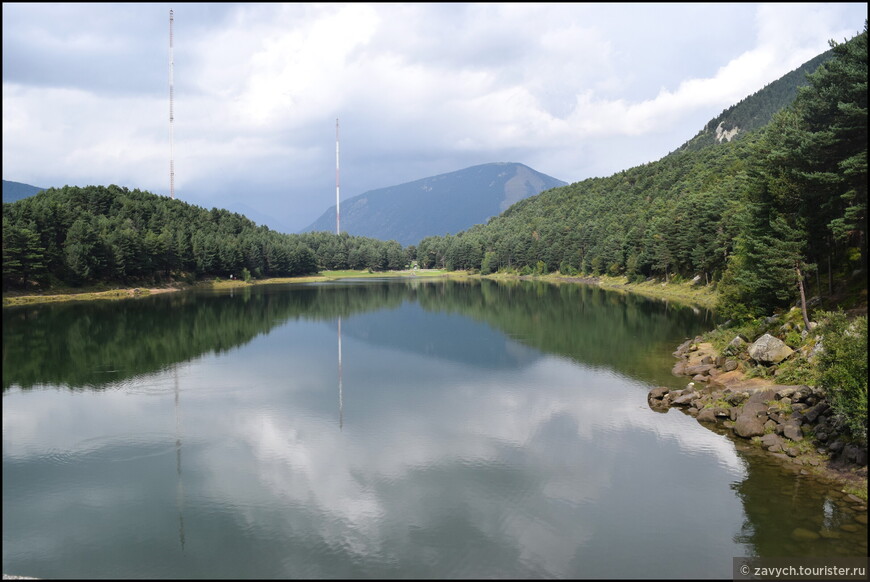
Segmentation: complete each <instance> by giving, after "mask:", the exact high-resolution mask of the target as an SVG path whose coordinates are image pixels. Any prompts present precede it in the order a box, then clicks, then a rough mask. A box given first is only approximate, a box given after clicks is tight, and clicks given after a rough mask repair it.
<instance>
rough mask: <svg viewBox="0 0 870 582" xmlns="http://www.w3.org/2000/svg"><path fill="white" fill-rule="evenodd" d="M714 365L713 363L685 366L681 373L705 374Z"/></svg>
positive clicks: (687, 374) (691, 374)
mask: <svg viewBox="0 0 870 582" xmlns="http://www.w3.org/2000/svg"><path fill="white" fill-rule="evenodd" d="M714 367H715V366H714V365H713V364H696V365H694V366H686V368H685V370H684V371H683V374H684V375H686V376H695V375H697V374H706V373H707V372H709V371H710V370H712V369H713V368H714Z"/></svg>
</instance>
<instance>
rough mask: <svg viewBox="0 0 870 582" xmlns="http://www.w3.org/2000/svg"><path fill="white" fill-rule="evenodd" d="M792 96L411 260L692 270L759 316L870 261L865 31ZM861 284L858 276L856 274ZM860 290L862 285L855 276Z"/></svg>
mask: <svg viewBox="0 0 870 582" xmlns="http://www.w3.org/2000/svg"><path fill="white" fill-rule="evenodd" d="M832 53H833V55H832V58H831V59H830V60H828V61H826V62H825V64H823V65H822V66H820V67H819V69H818V70H817V71H816V72H814V73H813V74H811V75H810V76H809V77H808V80H809V84H808V85H807V86H806V87H804V88H802V89H801V90H800V91H799V95H798V97H797V99H796V100H795V102H794V103H793V104H792V106H790V107H788V108H786V109H784V110H782V111H781V112H779V113H777V114H776V115H775V116H774V117H773V120H772V121H771V122H770V123H769V124H768V125H766V126H764V127H763V128H761V129H759V130H757V131H755V132H750V133H748V134H746V135H745V136H744V137H743V138H742V139H740V140H734V141H731V142H728V141H726V142H723V143H720V144H715V145H710V146H707V147H704V148H702V149H699V150H697V151H691V150H689V149H687V150H686V151H682V152H677V153H673V154H671V155H669V156H666V157H665V158H663V159H661V160H660V161H658V162H654V163H650V164H646V165H643V166H639V167H636V168H632V169H629V170H626V171H623V172H619V173H618V174H615V175H613V176H610V177H607V178H593V179H589V180H585V181H582V182H578V183H575V184H571V185H570V186H566V187H563V188H557V189H554V190H550V191H548V192H544V193H542V194H540V195H538V196H535V197H532V198H528V199H526V200H523V201H521V202H519V203H517V204H515V205H514V206H512V207H511V208H509V209H508V210H507V211H506V212H504V213H503V214H502V215H501V216H498V217H496V218H494V219H492V220H491V221H490V222H489V223H488V224H486V225H478V226H476V227H473V228H471V229H469V230H467V231H464V232H461V233H459V234H458V235H456V236H445V237H429V238H426V239H424V240H422V241H421V242H420V244H419V245H418V248H417V256H418V259H419V261H420V263H421V265H422V266H426V267H435V266H438V267H446V268H449V269H480V272H481V273H483V274H486V273H492V272H494V271H497V270H514V271H517V272H519V273H525V274H532V273H540V274H543V273H545V272H551V271H556V270H558V271H560V272H562V273H565V274H577V273H582V274H586V275H595V274H602V273H607V274H611V275H625V276H628V277H629V278H630V279H632V280H637V279H641V280H642V279H646V278H649V277H659V278H663V279H670V278H672V277H674V276H680V277H685V278H693V277H695V276H698V277H700V279H701V280H702V281H704V282H716V283H719V284H721V286H720V291H721V292H722V296H723V298H724V301H723V305H722V307H723V309H724V310H725V311H726V312H730V313H734V314H745V315H749V314H755V315H760V314H763V313H769V312H770V311H771V310H773V309H775V308H777V307H781V306H784V305H787V304H789V303H790V302H793V301H794V300H795V299H796V298H797V297H798V293H799V290H800V287H799V283H800V284H803V285H804V286H805V288H807V287H810V286H811V287H812V288H813V289H814V290H815V291H817V292H818V293H819V294H822V293H824V292H825V291H827V292H830V291H832V290H833V289H832V288H833V286H834V282H835V281H841V282H842V281H844V280H846V279H848V278H849V277H850V276H852V274H853V272H855V271H856V270H859V271H863V272H864V273H866V266H867V237H866V231H867V214H866V208H867V30H866V24H865V29H864V32H863V33H862V34H861V35H859V36H857V37H855V38H854V39H852V40H850V41H849V42H846V43H842V44H837V43H833V42H832ZM865 286H866V283H865ZM865 288H866V287H865Z"/></svg>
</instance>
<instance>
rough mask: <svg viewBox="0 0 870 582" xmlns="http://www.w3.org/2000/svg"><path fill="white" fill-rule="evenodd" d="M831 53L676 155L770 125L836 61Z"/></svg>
mask: <svg viewBox="0 0 870 582" xmlns="http://www.w3.org/2000/svg"><path fill="white" fill-rule="evenodd" d="M833 54H834V53H833V51H832V50H828V51H825V52H823V53H822V54H820V55H818V56H816V57H814V58H813V59H811V60H809V61H807V62H806V63H804V64H803V65H801V66H800V67H798V68H797V69H795V70H793V71H791V72H790V73H786V74H785V75H783V76H782V77H780V78H779V79H777V80H776V81H773V82H771V83H768V84H767V85H765V86H764V87H763V88H762V89H760V90H758V91H756V92H755V93H753V94H752V95H749V96H748V97H746V98H744V99H742V100H741V101H740V102H739V103H737V104H735V105H732V106H731V107H729V108H728V109H726V110H725V111H723V112H722V113H720V114H719V116H718V117H715V118H713V119H711V120H710V121H708V122H707V124H706V125H705V126H704V128H703V129H702V130H701V131H699V132H698V133H697V135H695V137H693V138H692V139H690V140H689V141H687V142H686V143H684V144H683V145H682V146H680V147H679V148H677V150H676V151H674V152H672V153H678V152H685V151H697V150H699V149H701V148H704V147H707V146H710V145H714V144H717V143H722V142H723V141H731V140H732V139H734V138H736V137H738V136H742V135H745V134H746V133H747V132H750V131H753V130H755V129H758V128H760V127H762V126H764V125H766V124H767V123H768V122H769V121H770V120H771V119H772V118H773V114H774V113H776V112H777V111H779V110H781V109H784V108H786V107H788V106H789V105H791V104H792V102H793V101H794V100H795V98H796V97H797V94H798V91H799V90H800V88H801V87H803V86H805V85H807V84H808V83H809V81H807V75H808V74H810V73H812V72H813V71H815V70H816V69H818V68H819V65H821V64H822V63H824V62H827V61H829V60H830V59H831V58H832V57H833Z"/></svg>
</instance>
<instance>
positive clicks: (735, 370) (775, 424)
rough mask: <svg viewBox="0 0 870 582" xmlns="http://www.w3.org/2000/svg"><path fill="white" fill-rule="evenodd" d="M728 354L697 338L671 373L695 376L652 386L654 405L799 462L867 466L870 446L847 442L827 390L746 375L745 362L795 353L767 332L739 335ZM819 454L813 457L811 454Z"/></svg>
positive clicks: (679, 354)
mask: <svg viewBox="0 0 870 582" xmlns="http://www.w3.org/2000/svg"><path fill="white" fill-rule="evenodd" d="M732 344H733V345H731V346H729V349H726V350H725V353H728V354H738V353H739V354H742V358H741V357H738V356H723V355H720V354H719V353H717V352H716V350H715V349H714V348H713V346H712V344H709V343H703V342H702V341H701V338H695V339H694V340H689V341H687V342H685V343H683V344H682V345H681V346H680V347H679V348H677V350H676V351H675V352H674V355H675V356H677V357H678V358H679V361H678V362H677V363H676V365H675V366H674V368H673V373H674V374H676V375H683V376H689V377H691V379H692V381H691V382H690V383H689V385H688V386H686V387H685V388H683V389H677V390H672V389H669V388H666V387H657V388H653V389H652V390H650V392H649V395H648V401H649V405H650V407H651V408H652V409H653V410H658V411H665V410H668V409H670V408H672V407H678V408H681V409H683V410H684V411H685V412H686V413H687V414H690V415H692V416H694V417H696V418H697V419H698V421H699V422H704V423H710V424H715V425H719V426H722V427H724V428H727V429H730V430H731V431H732V432H733V433H734V434H735V435H737V436H739V437H742V438H746V439H753V438H756V437H757V438H758V439H759V441H760V444H761V446H763V447H764V448H765V449H767V450H768V451H770V452H771V453H772V454H774V455H776V456H779V457H781V458H783V459H787V460H789V461H791V462H793V463H797V464H810V465H818V464H820V463H821V462H822V460H824V459H825V458H828V459H830V460H833V461H836V462H840V463H842V464H846V465H853V466H854V465H857V466H859V467H866V466H867V447H866V446H864V447H860V446H858V445H856V444H854V443H852V442H851V441H850V439H849V438H848V432H847V430H846V427H845V424H843V423H842V422H841V420H840V419H839V418H838V417H837V415H835V414H834V412H833V410H832V409H831V406H830V403H829V402H828V400H827V397H826V394H825V392H824V391H823V390H820V389H818V388H815V387H811V386H805V385H779V384H775V383H774V382H773V381H771V380H768V379H764V378H747V377H746V373H745V369H746V366H747V360H748V359H749V358H751V359H752V360H754V361H755V362H758V363H763V364H765V365H771V364H776V363H779V362H781V361H783V360H784V359H786V358H788V357H789V356H790V355H791V353H792V350H791V348H789V347H788V346H786V345H785V344H784V343H783V342H782V341H780V340H778V339H777V338H775V337H773V336H770V335H767V334H765V335H764V336H762V337H761V338H759V339H758V340H756V341H755V342H753V343H752V344H751V345H749V344H747V342H745V340H743V339H742V338H739V337H737V338H735V339H734V341H732ZM809 453H814V454H809Z"/></svg>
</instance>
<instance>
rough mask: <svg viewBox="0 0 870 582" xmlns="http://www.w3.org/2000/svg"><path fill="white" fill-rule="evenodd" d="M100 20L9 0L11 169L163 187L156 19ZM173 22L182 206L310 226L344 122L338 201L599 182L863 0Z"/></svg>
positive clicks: (315, 12)
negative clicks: (185, 202) (487, 183)
mask: <svg viewBox="0 0 870 582" xmlns="http://www.w3.org/2000/svg"><path fill="white" fill-rule="evenodd" d="M92 12H93V10H92V9H91V8H90V7H89V5H86V4H69V5H63V10H61V11H60V15H61V17H60V19H59V20H58V19H56V18H55V17H54V16H53V14H54V13H53V12H52V11H46V10H43V9H40V8H39V7H38V6H37V5H33V6H31V5H24V4H21V5H8V4H4V7H3V14H4V19H3V27H4V34H3V37H4V41H3V49H4V50H3V63H4V67H3V71H4V72H3V75H4V76H3V122H4V128H3V157H4V178H5V179H9V180H16V181H24V182H28V183H32V184H36V185H40V186H52V185H62V184H64V183H95V184H105V183H110V182H125V184H123V185H128V186H130V187H140V188H146V189H153V190H156V191H164V192H165V191H166V190H167V189H168V188H167V186H166V185H165V183H166V182H168V179H167V177H166V176H165V174H166V173H167V170H166V169H167V167H168V156H169V147H168V146H169V144H168V134H169V131H168V124H167V121H168V115H167V113H168V87H167V85H166V81H168V58H167V57H168V54H167V53H168V47H167V42H166V41H167V38H168V30H167V28H166V27H167V24H168V20H167V17H168V14H167V13H166V12H163V11H159V12H158V11H157V10H156V8H155V7H154V6H153V5H123V4H121V5H106V6H105V7H101V9H100V11H99V16H98V17H96V18H93V19H91V18H88V15H90V14H91V13H92ZM175 14H176V17H175V26H174V30H175V39H174V40H175V43H174V44H175V71H174V72H175V96H176V100H175V112H176V115H175V156H176V158H177V163H176V165H177V172H176V183H177V184H178V185H179V187H180V188H179V190H180V191H181V192H179V193H180V197H182V198H184V197H185V196H194V195H195V196H196V197H199V198H201V199H208V198H209V197H213V198H215V199H220V197H221V196H224V195H225V194H226V192H225V191H224V190H225V189H224V190H222V189H221V188H220V187H219V185H218V184H217V183H216V181H215V180H214V176H221V180H220V182H221V183H233V184H237V185H238V184H245V183H249V184H253V185H255V187H254V186H252V188H251V192H250V193H249V201H250V203H251V204H252V205H254V206H257V207H259V209H260V210H262V211H263V212H265V213H267V214H272V215H280V214H288V213H292V214H293V215H294V217H295V218H294V219H295V220H296V221H298V222H297V224H295V225H294V226H295V227H296V228H302V227H304V226H306V225H307V224H308V223H310V222H311V221H313V220H314V218H316V217H317V216H318V215H319V214H320V213H321V212H323V211H324V210H326V208H327V207H328V206H329V205H330V202H329V200H330V197H329V196H326V195H325V194H324V196H323V200H322V201H320V202H317V200H320V198H318V196H314V195H313V194H314V193H318V192H321V191H323V192H324V193H326V192H327V190H329V189H330V188H329V183H330V182H331V178H330V175H331V173H332V169H333V168H334V147H333V135H334V133H333V132H334V129H333V128H334V121H335V118H337V117H338V118H341V119H342V128H343V131H342V141H343V147H342V156H343V159H342V171H343V177H346V180H345V179H343V182H346V184H347V186H346V187H345V188H343V189H342V193H343V195H344V197H350V196H354V195H356V194H360V193H362V192H363V191H364V190H366V189H371V188H378V187H384V186H389V185H393V184H398V183H401V182H404V181H409V180H413V179H418V178H422V177H425V176H427V175H434V174H437V173H442V172H448V171H452V170H458V169H461V168H462V167H466V166H469V165H473V164H476V163H484V162H492V161H519V162H523V163H526V164H529V165H531V166H532V167H534V168H535V169H537V170H540V171H543V172H545V173H548V174H551V175H553V176H554V177H556V178H560V179H563V180H567V181H576V180H580V179H583V178H585V177H588V176H593V175H607V174H609V173H612V172H615V171H618V170H621V169H625V168H628V167H631V166H633V165H637V164H638V163H644V162H649V161H653V160H655V159H658V158H660V157H661V156H663V155H665V154H666V153H667V152H668V151H671V150H672V149H674V148H676V147H678V146H679V145H680V144H681V143H682V142H683V141H685V140H687V139H689V138H691V137H692V136H693V135H694V134H695V133H696V132H697V131H698V130H699V129H700V128H701V126H702V125H703V124H704V123H705V122H706V121H708V120H709V119H711V118H712V117H715V116H716V115H718V114H719V113H720V112H721V111H722V110H723V109H725V108H727V107H729V106H730V105H733V104H734V103H736V102H737V101H739V100H741V99H743V98H744V97H746V96H748V95H749V94H751V93H753V92H755V91H757V90H759V89H761V88H762V87H763V86H764V85H765V84H767V83H769V82H771V81H773V80H775V79H776V78H778V77H780V76H782V75H783V74H785V73H787V72H789V71H791V70H793V69H794V68H796V67H797V66H799V65H800V64H802V63H803V62H805V61H807V60H809V59H810V58H812V57H814V56H815V55H817V54H819V53H820V52H822V51H824V50H825V49H826V48H827V41H828V40H829V39H831V38H834V39H839V40H842V39H844V38H848V37H851V36H853V35H854V34H856V33H857V32H858V31H859V30H860V29H861V27H862V25H863V19H864V18H866V6H865V5H860V4H838V3H817V4H762V5H756V6H752V5H721V4H709V5H684V4H661V5H652V6H650V5H640V4H639V5H621V4H585V3H584V4H539V3H535V4H525V3H520V4H515V3H497V4H398V5H394V4H265V3H257V4H244V5H232V4H227V5H221V4H216V5H207V6H206V5H180V6H178V7H177V8H176V10H175ZM859 20H860V21H859ZM69 22H75V23H76V29H75V31H74V32H70V30H69V27H68V26H67V24H68V23H69ZM118 30H125V33H126V34H124V35H120V34H118V32H117V31H118ZM21 31H27V34H23V33H22V32H21ZM89 75H93V77H89ZM161 85H162V86H161ZM617 142H620V144H619V145H617ZM281 156H286V160H285V162H286V163H285V164H284V165H283V167H282V164H280V163H278V158H280V157H281ZM506 157H510V158H511V159H505V158H506ZM409 160H414V162H413V163H411V162H410V161H409ZM294 166H296V167H295V168H294ZM421 172H423V173H421ZM291 175H292V176H293V178H292V179H290V181H289V182H288V177H289V176H291ZM210 176H211V177H212V178H210ZM270 176H271V177H270ZM277 192H281V195H280V196H276V193H277ZM291 197H295V202H292V203H288V202H287V200H289V199H290V198H291ZM279 199H280V200H279Z"/></svg>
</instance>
